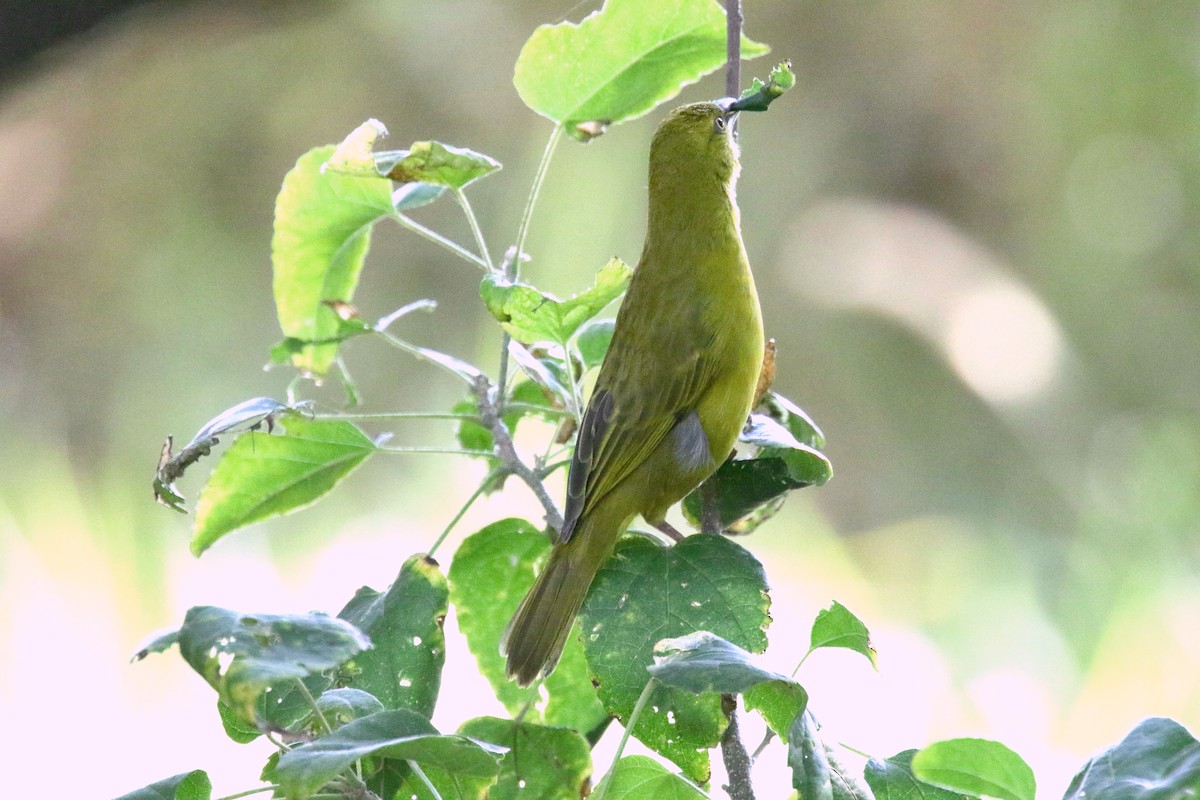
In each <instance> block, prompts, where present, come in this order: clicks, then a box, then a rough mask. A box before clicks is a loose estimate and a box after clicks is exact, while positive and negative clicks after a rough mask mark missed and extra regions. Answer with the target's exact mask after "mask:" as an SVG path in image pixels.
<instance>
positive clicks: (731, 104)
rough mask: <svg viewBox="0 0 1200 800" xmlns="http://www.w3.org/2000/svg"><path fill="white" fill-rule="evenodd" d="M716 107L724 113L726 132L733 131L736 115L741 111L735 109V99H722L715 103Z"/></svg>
mask: <svg viewBox="0 0 1200 800" xmlns="http://www.w3.org/2000/svg"><path fill="white" fill-rule="evenodd" d="M717 107H718V108H720V109H721V110H722V111H724V112H725V123H726V126H725V128H726V130H733V127H734V123H736V122H737V118H738V115H739V114H741V109H740V108H737V98H736V97H723V98H721V99H720V100H718V101H717Z"/></svg>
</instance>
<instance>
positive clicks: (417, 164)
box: [375, 142, 500, 189]
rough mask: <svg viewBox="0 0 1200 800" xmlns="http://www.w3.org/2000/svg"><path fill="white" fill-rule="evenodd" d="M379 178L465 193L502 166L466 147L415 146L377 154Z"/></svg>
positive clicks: (444, 145) (415, 144)
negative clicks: (471, 186)
mask: <svg viewBox="0 0 1200 800" xmlns="http://www.w3.org/2000/svg"><path fill="white" fill-rule="evenodd" d="M375 166H376V168H377V169H378V170H379V172H380V174H382V175H386V176H388V177H389V178H391V179H392V180H394V181H396V182H397V183H423V184H428V185H431V186H444V187H446V188H448V189H462V188H463V187H465V186H466V185H467V184H469V183H471V182H472V181H476V180H479V179H480V178H482V177H485V176H487V175H491V174H492V173H493V172H496V171H497V170H499V169H500V162H499V161H497V160H496V159H494V158H491V157H490V156H485V155H484V154H482V153H476V152H475V151H474V150H468V149H467V148H465V147H453V146H451V145H448V144H442V143H441V142H413V145H412V147H410V148H409V149H408V150H390V151H385V152H382V153H376V154H375Z"/></svg>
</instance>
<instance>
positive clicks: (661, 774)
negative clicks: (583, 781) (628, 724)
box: [596, 756, 708, 800]
mask: <svg viewBox="0 0 1200 800" xmlns="http://www.w3.org/2000/svg"><path fill="white" fill-rule="evenodd" d="M601 792H603V794H604V800H646V799H647V798H651V797H652V798H654V800H708V795H706V794H705V793H704V792H703V791H702V790H701V789H700V787H698V786H696V785H695V784H694V783H692V782H691V781H689V780H687V779H686V778H684V777H683V776H680V775H676V774H675V773H674V772H671V771H670V770H668V769H667V768H666V767H664V766H663V765H662V764H660V763H658V762H657V761H655V760H654V759H652V758H647V757H646V756H625V757H624V758H622V759H621V760H620V761H618V762H617V763H616V764H614V765H613V768H612V769H611V770H609V772H608V774H607V775H605V776H604V780H602V781H600V786H598V787H597V788H596V794H597V796H599V794H600V793H601Z"/></svg>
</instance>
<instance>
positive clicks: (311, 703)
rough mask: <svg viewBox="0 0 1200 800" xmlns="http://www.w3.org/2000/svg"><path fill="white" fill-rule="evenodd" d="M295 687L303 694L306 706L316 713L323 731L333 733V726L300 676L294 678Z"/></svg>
mask: <svg viewBox="0 0 1200 800" xmlns="http://www.w3.org/2000/svg"><path fill="white" fill-rule="evenodd" d="M296 688H297V689H299V690H300V694H302V695H304V701H305V702H306V703H308V707H309V708H311V709H312V710H313V713H315V714H316V715H317V719H319V720H321V726H322V727H323V728H325V732H326V733H333V726H332V725H330V724H329V720H327V719H326V718H325V714H324V712H322V711H321V707H320V706H318V705H317V698H315V697H313V695H312V692H310V691H309V690H308V687H307V686H305V685H304V681H302V680H301V679H300V678H296Z"/></svg>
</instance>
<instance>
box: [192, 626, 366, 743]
mask: <svg viewBox="0 0 1200 800" xmlns="http://www.w3.org/2000/svg"><path fill="white" fill-rule="evenodd" d="M370 646H371V642H370V640H369V639H367V637H365V636H364V635H363V634H362V632H361V631H359V630H358V629H357V628H355V627H354V626H353V625H350V624H349V623H347V622H344V621H342V620H340V619H334V618H332V617H328V616H326V615H324V614H286V615H280V614H239V613H238V612H236V611H230V610H228V609H224V608H216V607H215V606H196V607H195V608H192V609H190V610H189V611H188V613H187V616H186V617H185V618H184V621H183V627H182V628H180V629H179V651H180V653H181V654H182V655H183V658H184V660H185V661H187V662H188V664H190V665H191V667H192V669H194V670H196V672H198V673H200V675H201V676H202V677H203V678H204V679H205V680H206V681H208V683H209V685H211V686H212V687H213V688H214V689H216V690H217V693H218V694H219V695H220V697H221V700H222V702H224V703H225V705H227V706H228V707H229V708H230V709H232V710H233V711H234V712H236V713H237V714H238V716H240V717H241V718H242V719H243V720H246V721H247V722H254V721H255V720H256V716H257V715H256V713H255V704H256V702H257V701H258V698H259V695H260V694H262V692H263V690H264V689H266V688H267V687H268V686H270V685H271V684H275V683H281V682H283V681H286V680H290V679H298V678H305V677H307V676H310V675H314V674H318V673H320V672H322V671H324V670H329V669H333V668H334V667H337V666H339V665H340V664H342V663H344V662H346V661H348V660H349V659H351V658H352V657H354V656H355V655H356V654H358V653H360V652H362V651H363V650H365V649H367V648H368V647H370Z"/></svg>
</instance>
